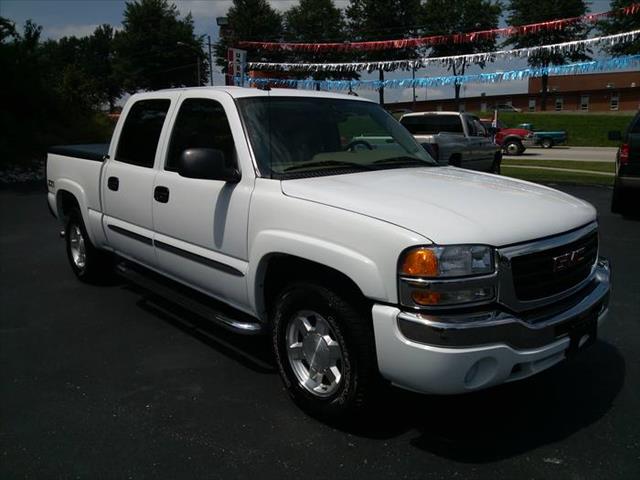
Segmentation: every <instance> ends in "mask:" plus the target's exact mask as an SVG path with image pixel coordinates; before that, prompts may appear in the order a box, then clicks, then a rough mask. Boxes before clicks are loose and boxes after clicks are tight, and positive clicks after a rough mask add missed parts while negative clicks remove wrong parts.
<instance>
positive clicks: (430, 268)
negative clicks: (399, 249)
mask: <svg viewBox="0 0 640 480" xmlns="http://www.w3.org/2000/svg"><path fill="white" fill-rule="evenodd" d="M493 270H494V265H493V249H492V248H491V247H488V246H486V245H451V246H447V247H419V248H414V249H412V250H409V251H407V252H405V254H404V256H403V257H402V259H401V261H400V274H401V275H407V276H411V277H423V278H438V277H466V276H469V275H486V274H488V273H491V272H493Z"/></svg>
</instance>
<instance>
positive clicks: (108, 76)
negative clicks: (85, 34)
mask: <svg viewBox="0 0 640 480" xmlns="http://www.w3.org/2000/svg"><path fill="white" fill-rule="evenodd" d="M114 56H115V50H114V31H113V27H112V26H111V25H101V26H99V27H98V28H96V29H95V31H94V32H93V34H92V35H91V36H90V37H89V38H88V39H87V41H86V45H85V51H84V55H83V58H82V63H83V65H84V69H85V71H86V73H87V75H89V76H90V77H91V78H92V79H93V83H94V88H95V90H96V95H97V96H98V98H99V100H100V102H104V103H107V104H108V105H109V110H110V111H113V109H114V107H115V103H116V100H117V99H118V98H120V96H121V95H122V82H121V79H120V78H118V76H117V75H116V72H115V69H114Z"/></svg>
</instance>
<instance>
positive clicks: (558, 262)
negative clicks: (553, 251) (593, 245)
mask: <svg viewBox="0 0 640 480" xmlns="http://www.w3.org/2000/svg"><path fill="white" fill-rule="evenodd" d="M586 251H587V247H581V248H578V249H577V250H574V251H572V252H567V253H564V254H562V255H559V256H557V257H553V271H554V272H561V271H563V270H566V269H567V268H570V267H573V266H575V265H577V264H578V263H580V262H581V261H582V260H584V252H586Z"/></svg>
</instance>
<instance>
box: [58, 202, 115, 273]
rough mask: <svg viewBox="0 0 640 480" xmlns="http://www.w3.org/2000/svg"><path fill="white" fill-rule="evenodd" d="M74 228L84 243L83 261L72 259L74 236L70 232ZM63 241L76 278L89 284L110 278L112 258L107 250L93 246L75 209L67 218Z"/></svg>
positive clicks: (80, 216)
mask: <svg viewBox="0 0 640 480" xmlns="http://www.w3.org/2000/svg"><path fill="white" fill-rule="evenodd" d="M76 228H77V229H78V231H79V234H80V235H81V237H82V241H83V243H84V262H78V261H77V260H75V259H74V252H73V248H72V244H73V243H74V241H75V238H74V235H73V234H72V232H73V231H74V230H75V229H76ZM65 243H66V250H67V258H68V259H69V265H71V270H73V273H74V274H75V275H76V277H78V279H80V280H81V281H83V282H85V283H91V284H102V283H105V282H107V281H108V280H110V279H111V277H112V274H113V261H112V258H111V256H110V255H109V253H108V252H103V251H100V250H98V249H97V248H96V247H94V246H93V244H92V243H91V240H90V239H89V235H88V234H87V229H86V228H85V226H84V221H83V220H82V215H81V214H80V212H79V211H78V210H77V209H75V210H73V211H72V212H71V213H70V214H69V216H68V218H67V223H66V225H65Z"/></svg>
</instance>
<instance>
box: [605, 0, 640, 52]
mask: <svg viewBox="0 0 640 480" xmlns="http://www.w3.org/2000/svg"><path fill="white" fill-rule="evenodd" d="M634 3H637V0H613V1H612V2H611V10H614V11H615V13H614V14H612V15H610V16H609V17H606V18H605V19H604V20H602V21H601V22H599V24H598V28H599V29H600V31H601V32H602V33H603V34H604V35H613V34H616V33H624V32H629V31H631V30H640V13H636V14H635V15H624V14H623V13H621V12H620V9H621V8H624V7H628V6H629V5H632V4H634ZM605 50H606V51H607V52H608V53H610V54H611V55H613V56H614V57H618V56H621V55H636V54H638V53H640V42H639V41H637V40H636V41H634V42H626V43H618V44H616V45H609V46H607V47H605Z"/></svg>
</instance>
